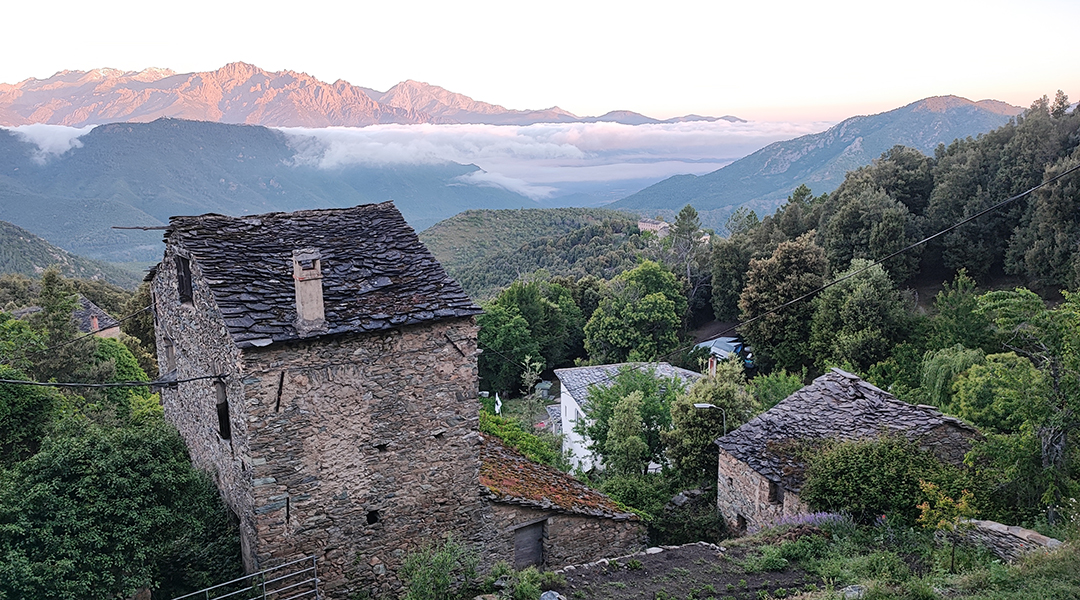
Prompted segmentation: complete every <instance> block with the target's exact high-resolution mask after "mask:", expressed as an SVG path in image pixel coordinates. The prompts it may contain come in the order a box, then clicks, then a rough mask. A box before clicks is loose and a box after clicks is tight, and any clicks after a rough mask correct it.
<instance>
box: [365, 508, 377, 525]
mask: <svg viewBox="0 0 1080 600" xmlns="http://www.w3.org/2000/svg"><path fill="white" fill-rule="evenodd" d="M378 522H379V511H377V510H373V511H369V512H368V514H367V524H368V525H374V524H376V523H378Z"/></svg>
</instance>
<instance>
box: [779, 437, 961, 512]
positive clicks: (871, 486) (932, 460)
mask: <svg viewBox="0 0 1080 600" xmlns="http://www.w3.org/2000/svg"><path fill="white" fill-rule="evenodd" d="M807 459H808V463H809V464H808V466H807V470H806V483H805V484H804V485H803V488H802V493H801V494H800V497H801V499H802V500H803V501H804V502H806V503H807V504H809V505H810V507H811V508H813V509H814V510H826V511H830V512H847V513H849V514H851V516H852V517H853V518H854V519H855V521H856V522H858V523H861V524H870V523H872V522H874V520H875V519H876V518H877V517H879V516H881V515H884V514H887V513H891V514H896V515H898V516H899V517H900V518H901V519H902V520H903V521H904V522H905V523H908V524H911V523H914V522H915V519H916V517H918V514H919V510H918V508H916V507H917V506H918V504H919V503H921V502H922V501H924V500H925V499H926V495H925V493H924V492H922V490H920V488H919V482H920V481H930V482H933V483H936V484H938V485H939V486H940V487H941V488H942V489H944V490H946V491H949V492H954V491H959V489H960V488H963V487H970V486H965V485H964V483H965V481H964V480H965V476H964V474H963V473H962V472H961V471H960V470H959V469H957V468H955V467H952V466H949V465H945V464H943V463H942V462H941V461H939V460H938V459H937V458H936V457H935V456H934V455H933V454H930V453H929V452H924V451H922V450H920V449H919V446H918V445H917V444H915V443H914V442H911V441H908V440H906V439H904V438H902V437H883V438H880V439H876V440H859V441H846V442H839V443H834V444H830V445H827V446H825V447H822V448H819V449H817V450H814V451H810V452H809V454H808V456H807Z"/></svg>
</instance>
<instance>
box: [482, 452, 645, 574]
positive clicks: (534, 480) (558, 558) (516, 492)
mask: <svg viewBox="0 0 1080 600" xmlns="http://www.w3.org/2000/svg"><path fill="white" fill-rule="evenodd" d="M483 437H484V442H483V444H482V445H481V447H480V457H481V464H480V483H481V485H483V486H484V488H485V489H486V492H487V493H486V497H487V498H488V499H489V500H491V502H492V517H493V521H494V523H495V528H496V531H499V532H502V534H501V535H497V536H496V537H495V538H494V540H493V542H492V543H491V544H490V545H489V546H488V548H487V550H488V552H489V553H490V555H491V556H492V558H493V559H500V558H501V559H503V560H507V562H510V563H511V564H512V565H513V566H514V568H517V569H521V568H524V567H527V566H529V565H537V566H539V567H542V568H545V569H555V568H559V567H564V566H567V565H572V564H578V563H583V562H589V561H592V560H596V559H597V558H600V557H603V556H619V555H624V554H629V553H631V552H634V551H636V550H639V549H641V548H642V547H644V545H645V528H644V526H643V524H642V523H641V521H640V519H639V518H638V517H637V515H634V514H633V513H629V512H627V511H625V510H624V509H622V508H621V507H619V506H618V505H617V504H615V503H614V502H612V501H611V499H610V498H608V497H607V496H605V495H603V494H601V493H600V492H597V491H596V490H593V489H591V488H589V487H588V486H586V485H585V484H583V483H581V482H579V481H578V480H576V479H574V478H573V477H571V476H569V475H567V474H566V473H563V472H561V471H559V470H557V469H553V468H551V467H549V466H546V465H541V464H537V463H534V462H532V461H531V460H529V459H527V458H525V457H524V456H522V455H521V454H520V453H518V452H517V451H515V450H513V449H511V448H509V447H507V446H506V445H504V444H503V443H502V442H501V441H499V440H498V439H496V438H493V437H491V436H487V435H485V436H483Z"/></svg>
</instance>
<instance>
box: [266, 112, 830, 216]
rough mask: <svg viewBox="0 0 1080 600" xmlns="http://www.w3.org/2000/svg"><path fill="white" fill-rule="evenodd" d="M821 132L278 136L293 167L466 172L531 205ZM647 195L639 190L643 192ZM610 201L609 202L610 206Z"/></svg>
mask: <svg viewBox="0 0 1080 600" xmlns="http://www.w3.org/2000/svg"><path fill="white" fill-rule="evenodd" d="M830 125H831V123H783V122H747V123H730V122H727V121H715V122H711V123H710V122H705V121H699V122H688V123H665V124H651V125H623V124H620V123H541V124H536V125H528V126H511V125H430V124H425V125H374V126H370V127H362V128H345V127H330V128H325V129H307V128H282V129H281V131H282V132H284V133H286V134H287V135H289V136H290V137H291V140H292V141H291V143H292V145H293V146H294V147H295V148H296V149H297V155H296V162H297V163H298V164H304V165H310V166H316V167H319V168H324V169H331V168H338V167H342V166H347V165H351V164H355V165H368V166H378V165H387V164H402V163H404V164H435V163H443V162H456V163H462V164H474V165H477V166H478V167H480V168H481V169H483V170H484V173H482V174H472V175H470V176H467V177H465V178H463V179H462V181H463V183H471V184H476V185H493V186H498V187H504V188H505V189H508V190H510V191H514V192H517V193H521V194H524V195H526V196H529V197H530V198H534V199H539V198H546V197H550V196H552V195H561V194H564V193H570V192H573V191H578V190H577V188H580V184H584V183H590V184H596V183H604V182H606V183H610V184H612V186H615V187H619V186H618V185H617V184H618V182H626V181H629V180H635V181H660V180H661V179H665V178H667V177H670V176H672V175H677V174H686V173H691V174H696V175H700V174H704V173H708V172H711V171H715V170H716V169H719V168H720V167H722V166H724V165H726V164H729V163H731V162H732V161H734V160H737V159H739V158H741V157H743V156H746V155H747V154H751V153H752V152H754V151H756V150H759V149H761V148H763V147H764V146H767V145H768V144H771V143H773V142H776V141H780V140H787V139H791V138H793V137H798V136H801V135H806V134H810V133H816V132H819V131H823V130H825V129H827V128H828V127H829V126H830ZM645 185H647V183H646V184H645ZM612 199H614V198H612Z"/></svg>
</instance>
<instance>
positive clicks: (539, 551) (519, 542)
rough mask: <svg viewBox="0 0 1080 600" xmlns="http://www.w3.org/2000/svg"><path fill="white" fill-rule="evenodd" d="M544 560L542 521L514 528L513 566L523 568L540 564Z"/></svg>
mask: <svg viewBox="0 0 1080 600" xmlns="http://www.w3.org/2000/svg"><path fill="white" fill-rule="evenodd" d="M543 562H544V522H543V521H541V522H539V523H534V524H532V525H526V526H525V527H521V528H518V529H515V530H514V568H515V569H524V568H525V567H528V566H530V565H536V566H538V567H539V566H541V565H542V564H543Z"/></svg>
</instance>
